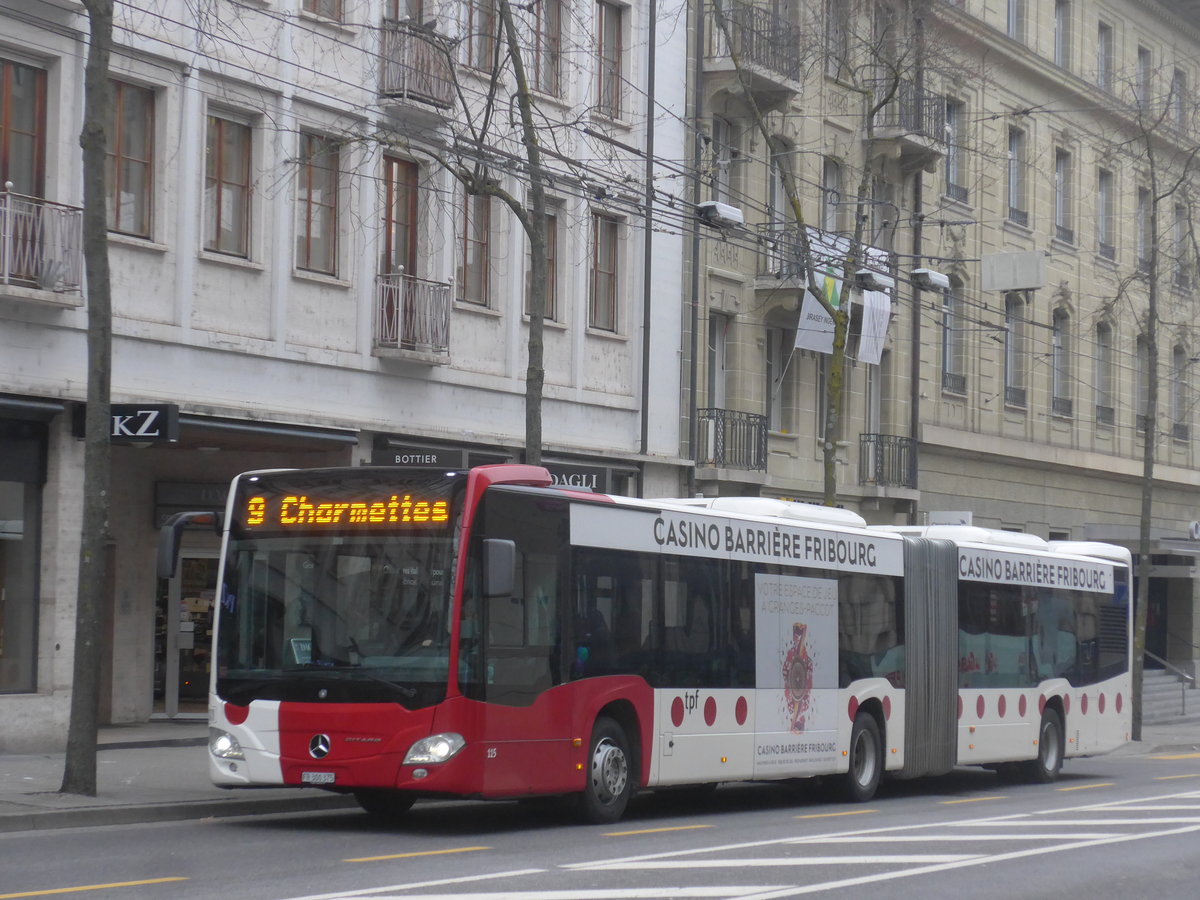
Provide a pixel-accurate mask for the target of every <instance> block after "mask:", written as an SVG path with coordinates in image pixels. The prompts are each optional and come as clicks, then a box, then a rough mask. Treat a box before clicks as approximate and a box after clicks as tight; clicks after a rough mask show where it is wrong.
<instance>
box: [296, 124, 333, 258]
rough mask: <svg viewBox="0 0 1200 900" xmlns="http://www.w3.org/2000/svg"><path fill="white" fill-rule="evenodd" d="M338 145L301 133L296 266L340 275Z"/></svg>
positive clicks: (297, 184)
mask: <svg viewBox="0 0 1200 900" xmlns="http://www.w3.org/2000/svg"><path fill="white" fill-rule="evenodd" d="M337 183H338V145H337V142H336V141H334V140H333V139H332V138H327V137H320V136H319V135H315V134H302V135H300V159H299V172H298V178H297V183H296V268H298V269H305V270H307V271H310V272H322V273H324V274H326V275H336V274H337V204H338V184H337Z"/></svg>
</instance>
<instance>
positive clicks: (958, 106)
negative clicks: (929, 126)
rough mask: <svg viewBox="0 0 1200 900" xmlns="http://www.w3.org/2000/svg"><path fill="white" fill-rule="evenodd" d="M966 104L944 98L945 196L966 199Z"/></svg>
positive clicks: (953, 198) (964, 200)
mask: <svg viewBox="0 0 1200 900" xmlns="http://www.w3.org/2000/svg"><path fill="white" fill-rule="evenodd" d="M965 110H966V106H965V105H964V104H963V102H962V101H961V100H955V99H953V98H951V97H947V98H946V196H947V197H950V198H951V199H952V200H961V201H963V202H966V200H967V188H966V173H965V172H964V171H963V158H964V155H963V135H964V126H965V125H966V113H965Z"/></svg>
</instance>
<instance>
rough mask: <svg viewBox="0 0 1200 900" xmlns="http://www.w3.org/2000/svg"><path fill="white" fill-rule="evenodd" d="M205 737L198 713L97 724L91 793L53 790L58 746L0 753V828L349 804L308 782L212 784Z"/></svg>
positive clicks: (58, 777)
mask: <svg viewBox="0 0 1200 900" xmlns="http://www.w3.org/2000/svg"><path fill="white" fill-rule="evenodd" d="M207 743H208V722H207V721H206V720H205V719H185V720H168V719H163V720H152V721H150V722H147V723H145V724H142V725H122V726H111V727H103V728H101V729H100V733H99V736H98V740H97V753H96V782H97V785H96V787H97V790H96V796H95V797H80V796H75V795H71V794H60V793H59V792H58V789H59V787H60V786H61V785H62V777H63V754H62V753H45V754H13V753H0V833H3V832H8V831H30V830H35V829H48V828H70V827H75V826H79V825H82V826H88V825H121V824H130V823H140V822H168V821H176V820H180V819H202V818H207V817H210V816H243V815H255V814H264V813H277V812H295V811H305V810H320V809H346V808H357V804H356V803H355V801H354V799H353V798H352V797H348V796H343V795H341V794H331V793H328V792H326V791H321V790H317V789H313V788H272V789H265V790H224V789H222V788H218V787H216V786H214V785H213V784H212V782H211V781H209V779H208V763H207V759H206V755H207V753H208V748H207V746H206V745H207Z"/></svg>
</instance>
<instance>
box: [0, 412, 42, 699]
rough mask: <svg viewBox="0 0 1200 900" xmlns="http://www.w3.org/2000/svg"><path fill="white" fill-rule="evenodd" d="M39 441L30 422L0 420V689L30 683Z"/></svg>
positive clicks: (38, 513) (31, 687) (20, 687)
mask: <svg viewBox="0 0 1200 900" xmlns="http://www.w3.org/2000/svg"><path fill="white" fill-rule="evenodd" d="M43 447H44V441H43V440H42V438H41V435H40V434H39V429H38V428H37V427H36V426H31V425H28V424H26V423H5V422H3V421H0V473H2V474H0V478H2V479H6V480H0V693H17V692H29V691H32V690H34V688H35V687H36V681H35V676H36V669H35V662H36V660H37V555H38V540H37V539H38V524H39V523H40V521H41V510H40V498H41V481H42V471H43V460H44V450H43ZM8 479H11V480H8Z"/></svg>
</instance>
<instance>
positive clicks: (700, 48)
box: [687, 3, 707, 497]
mask: <svg viewBox="0 0 1200 900" xmlns="http://www.w3.org/2000/svg"><path fill="white" fill-rule="evenodd" d="M706 5H707V4H705V3H697V4H695V5H694V6H693V9H695V10H696V34H695V36H694V40H695V47H694V50H693V51H692V52H693V53H695V56H696V58H695V60H694V61H693V65H695V67H696V69H695V78H694V79H693V81H694V83H695V90H694V93H693V97H692V205H693V208H694V207H695V204H697V203H699V202H700V185H701V179H700V153H701V150H702V148H703V142H702V141H701V138H700V110H701V108H702V107H703V102H704V9H705V7H706ZM691 291H692V296H691V311H690V316H691V336H690V340H691V346H690V349H689V353H690V354H691V357H690V360H689V374H688V384H689V387H688V448H689V450H690V452H691V455H692V465H691V467H690V468H689V469H688V478H687V495H688V496H689V497H694V496H695V495H696V445H697V443H699V439H700V423H699V422H697V421H696V416H697V415H699V404H698V403H697V401H696V389H697V379H698V378H699V368H698V364H697V360H696V354H697V353H698V352H699V348H700V338H699V335H698V334H697V331H698V329H699V327H700V218H699V216H695V215H694V216H693V217H692V286H691Z"/></svg>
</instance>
